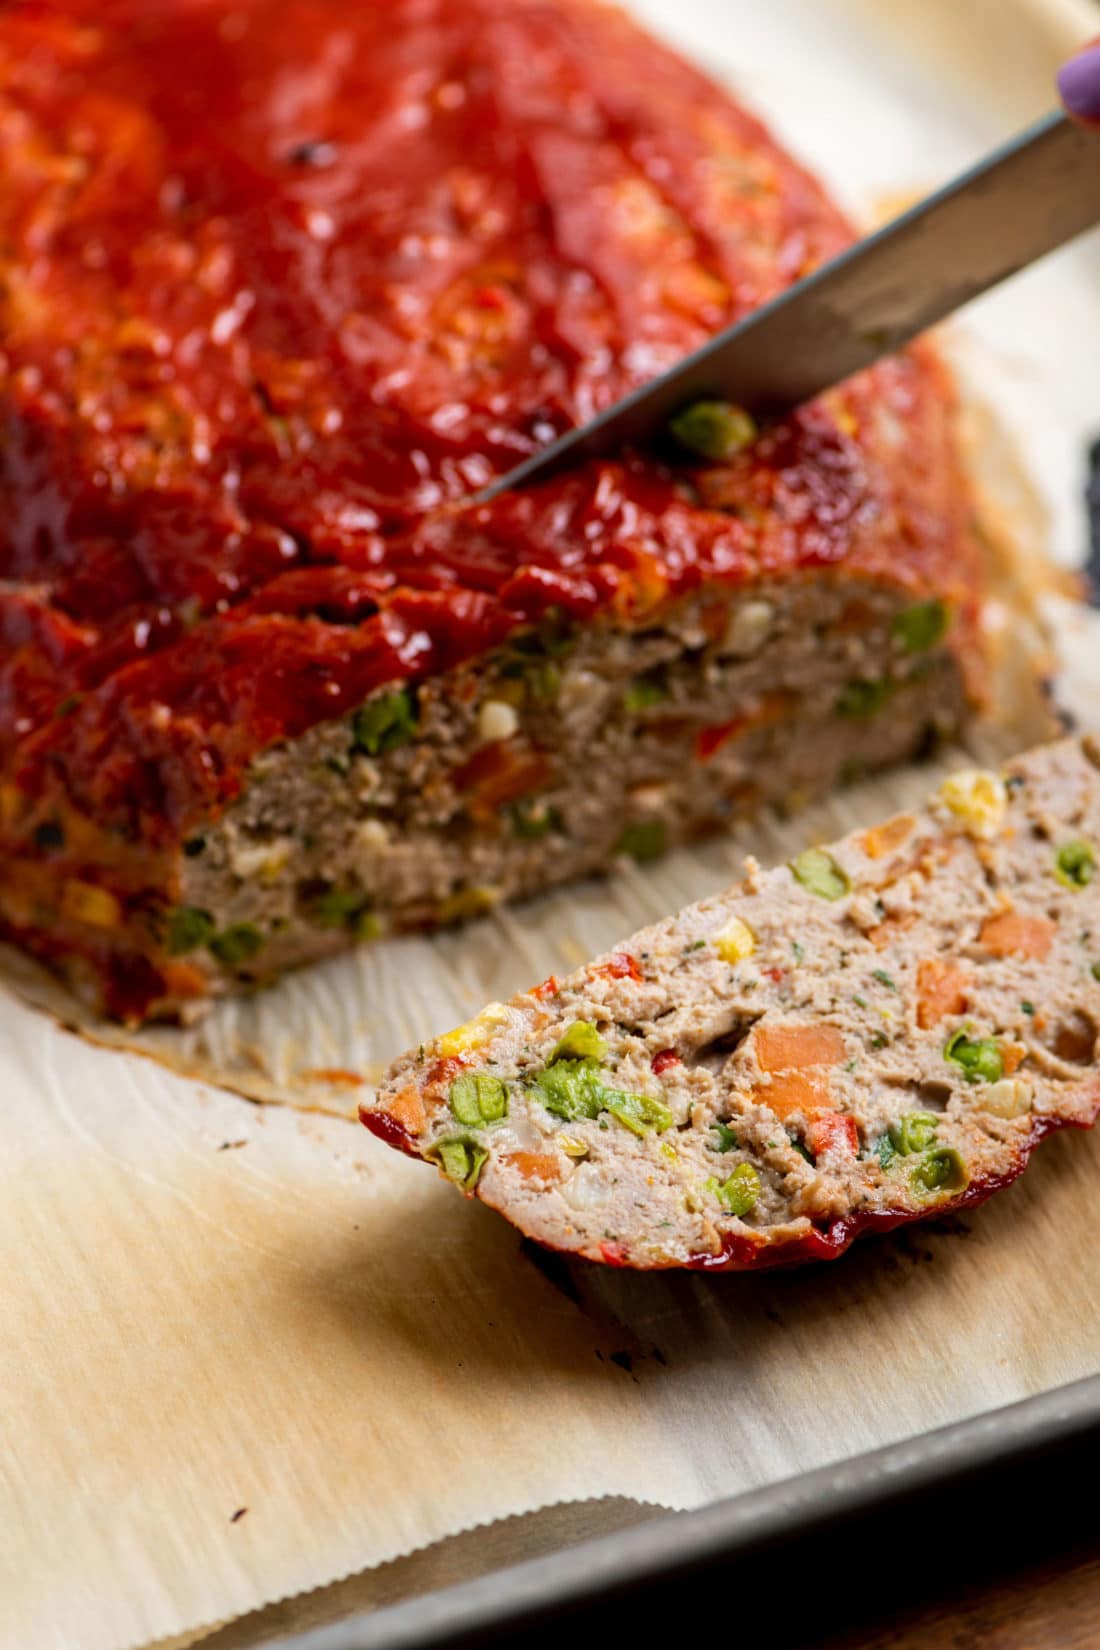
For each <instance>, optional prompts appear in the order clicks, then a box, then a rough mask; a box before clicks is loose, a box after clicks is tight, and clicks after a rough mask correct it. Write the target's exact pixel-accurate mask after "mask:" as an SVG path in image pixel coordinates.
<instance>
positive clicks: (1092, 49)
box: [1058, 42, 1100, 120]
mask: <svg viewBox="0 0 1100 1650" xmlns="http://www.w3.org/2000/svg"><path fill="white" fill-rule="evenodd" d="M1058 90H1059V92H1060V93H1061V96H1062V102H1063V103H1064V104H1065V106H1066V108H1067V109H1068V110H1069V112H1070V114H1071V115H1076V116H1077V118H1078V119H1079V120H1100V42H1098V43H1097V44H1096V45H1094V46H1087V47H1086V48H1085V50H1084V51H1083V52H1080V53H1079V54H1078V55H1077V56H1076V57H1071V58H1070V60H1069V62H1068V63H1063V65H1062V67H1061V69H1060V70H1059V71H1058Z"/></svg>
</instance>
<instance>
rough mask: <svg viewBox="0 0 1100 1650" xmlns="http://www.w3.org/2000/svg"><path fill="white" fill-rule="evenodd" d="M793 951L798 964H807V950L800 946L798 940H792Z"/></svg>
mask: <svg viewBox="0 0 1100 1650" xmlns="http://www.w3.org/2000/svg"><path fill="white" fill-rule="evenodd" d="M791 950H792V951H793V953H794V960H795V962H796V963H800V962H805V960H806V949H805V947H804V946H802V945H799V943H798V941H797V940H792V941H791Z"/></svg>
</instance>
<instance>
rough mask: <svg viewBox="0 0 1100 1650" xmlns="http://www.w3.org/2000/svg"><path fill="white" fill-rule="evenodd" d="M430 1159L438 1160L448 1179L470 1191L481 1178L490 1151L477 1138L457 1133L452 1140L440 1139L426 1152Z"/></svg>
mask: <svg viewBox="0 0 1100 1650" xmlns="http://www.w3.org/2000/svg"><path fill="white" fill-rule="evenodd" d="M424 1156H425V1157H426V1158H428V1159H429V1161H432V1162H437V1163H438V1164H439V1167H440V1168H441V1169H442V1170H443V1173H444V1174H445V1175H446V1176H447V1179H448V1180H453V1181H454V1183H455V1185H456V1186H461V1187H462V1189H463V1191H466V1192H469V1191H472V1190H473V1188H474V1187H475V1186H476V1185H477V1183H478V1180H479V1179H480V1178H481V1171H482V1169H483V1168H484V1167H485V1164H486V1161H487V1160H488V1157H489V1153H488V1152H487V1151H486V1149H485V1147H484V1146H479V1145H478V1143H477V1141H476V1140H467V1139H466V1138H465V1137H464V1136H461V1135H457V1136H455V1137H453V1138H452V1139H450V1140H439V1141H437V1142H436V1144H435V1145H434V1146H432V1147H430V1148H429V1149H428V1151H426V1152H425V1153H424Z"/></svg>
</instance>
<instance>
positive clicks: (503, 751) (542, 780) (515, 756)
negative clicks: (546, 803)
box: [453, 740, 551, 814]
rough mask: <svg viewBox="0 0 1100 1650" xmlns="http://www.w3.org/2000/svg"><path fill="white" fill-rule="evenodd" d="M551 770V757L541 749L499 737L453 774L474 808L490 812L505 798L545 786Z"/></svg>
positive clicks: (529, 793)
mask: <svg viewBox="0 0 1100 1650" xmlns="http://www.w3.org/2000/svg"><path fill="white" fill-rule="evenodd" d="M550 773H551V766H550V761H549V759H548V758H547V757H546V756H545V755H544V754H543V752H542V751H537V750H532V749H531V747H530V746H528V747H526V748H524V747H523V746H522V745H517V744H516V743H515V742H514V741H513V742H506V741H502V740H498V741H496V742H494V743H493V744H491V745H483V746H482V748H481V749H480V750H479V751H476V752H475V754H474V755H473V756H472V757H471V758H470V760H469V761H468V762H466V763H464V764H463V765H462V767H461V768H458V769H456V771H455V773H454V775H453V778H454V783H455V785H456V787H457V788H458V789H459V790H460V791H464V792H465V793H466V797H467V802H468V806H469V807H470V810H471V812H472V813H475V814H476V813H482V814H489V813H493V812H495V810H496V809H497V808H499V807H501V806H502V805H503V804H504V803H506V802H516V801H518V800H519V798H520V797H521V796H530V795H531V794H532V793H533V792H535V791H541V790H545V788H546V785H547V782H548V781H549V778H550Z"/></svg>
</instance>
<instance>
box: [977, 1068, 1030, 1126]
mask: <svg viewBox="0 0 1100 1650" xmlns="http://www.w3.org/2000/svg"><path fill="white" fill-rule="evenodd" d="M982 1110H983V1111H990V1112H992V1113H993V1115H994V1117H1023V1116H1024V1115H1025V1113H1026V1112H1029V1111H1030V1110H1031V1084H1030V1083H1027V1082H1025V1081H1024V1079H1023V1078H1022V1077H1004V1078H1002V1079H1001V1081H1000V1082H999V1083H991V1084H990V1085H989V1087H988V1088H987V1089H986V1091H985V1094H984V1095H983V1097H982Z"/></svg>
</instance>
